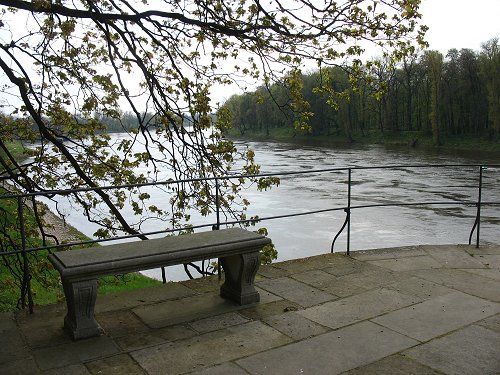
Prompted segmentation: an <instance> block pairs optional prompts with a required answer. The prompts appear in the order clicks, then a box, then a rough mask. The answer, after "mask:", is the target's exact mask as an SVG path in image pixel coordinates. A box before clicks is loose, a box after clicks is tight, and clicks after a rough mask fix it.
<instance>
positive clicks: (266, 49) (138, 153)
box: [0, 0, 425, 243]
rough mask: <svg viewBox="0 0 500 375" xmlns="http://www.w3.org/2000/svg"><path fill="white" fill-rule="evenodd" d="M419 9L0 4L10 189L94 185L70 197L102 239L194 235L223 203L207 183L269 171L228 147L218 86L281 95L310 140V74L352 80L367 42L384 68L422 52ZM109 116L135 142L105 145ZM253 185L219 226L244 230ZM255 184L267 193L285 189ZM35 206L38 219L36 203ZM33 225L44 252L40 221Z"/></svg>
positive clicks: (241, 1) (96, 0) (230, 202)
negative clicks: (19, 144)
mask: <svg viewBox="0 0 500 375" xmlns="http://www.w3.org/2000/svg"><path fill="white" fill-rule="evenodd" d="M419 5H420V0H375V1H373V0H369V1H368V0H355V1H348V2H337V1H326V2H324V3H322V4H321V7H318V6H317V4H316V3H315V2H313V1H309V0H306V1H303V0H290V1H287V2H284V3H283V2H278V1H270V2H266V3H265V4H264V3H262V2H259V1H253V0H229V1H221V0H213V1H212V0H211V1H194V0H186V1H177V0H141V1H138V0H136V1H122V0H87V1H73V2H71V1H66V0H62V1H52V0H36V1H26V0H0V6H1V7H2V8H1V12H2V18H1V20H0V39H1V41H0V71H1V72H2V81H1V82H2V86H0V87H1V88H0V92H1V93H2V95H1V98H2V106H3V110H4V111H5V113H6V114H8V115H10V116H11V117H10V119H11V120H9V121H4V122H3V124H2V130H1V137H0V149H2V150H3V151H4V153H3V154H2V155H1V156H0V163H1V164H2V167H3V171H2V172H1V174H0V177H1V178H2V179H8V180H9V184H8V185H5V188H6V189H8V190H9V191H11V192H14V191H19V192H22V193H35V192H44V191H48V190H53V189H61V188H72V189H77V188H92V189H94V190H92V191H88V190H87V191H79V192H73V193H68V194H66V195H65V196H64V199H68V200H69V201H70V203H71V204H72V205H73V207H75V208H76V207H79V209H80V210H81V211H82V212H83V214H84V215H85V216H86V218H87V219H88V220H89V221H90V222H92V223H96V224H97V225H99V226H100V229H98V230H97V231H96V232H95V235H96V236H97V237H101V238H105V237H110V236H113V235H115V234H118V233H123V232H124V233H128V234H133V235H137V236H138V237H139V238H141V239H146V236H145V235H144V234H142V233H144V232H147V231H148V228H149V227H150V225H151V223H152V222H153V221H156V222H160V223H162V225H163V228H165V229H182V228H185V229H184V230H185V231H190V230H191V229H190V227H189V224H188V223H190V221H191V215H192V213H193V212H199V213H200V215H201V216H209V215H213V212H214V209H215V206H216V204H217V202H216V195H217V194H216V193H215V191H216V187H215V180H214V179H206V178H211V177H214V176H224V175H228V174H237V173H245V174H258V173H259V171H260V168H259V166H258V165H256V163H255V160H254V155H253V152H251V150H238V149H236V147H235V146H234V144H233V143H232V142H231V141H230V140H227V139H225V138H224V137H223V131H224V130H225V129H227V127H229V126H230V117H229V116H224V115H221V113H219V114H220V115H219V116H218V118H217V119H215V118H214V117H213V115H212V114H213V112H214V111H215V109H216V107H217V105H216V104H214V103H213V102H212V101H211V95H210V92H211V90H221V87H223V86H224V85H229V84H235V85H237V86H240V87H248V86H251V85H253V84H254V83H255V82H256V81H257V80H263V81H264V82H265V87H266V90H267V91H268V92H269V90H268V89H269V87H270V86H271V85H273V84H278V85H281V86H282V87H285V88H286V92H287V93H289V97H288V98H287V100H286V102H276V104H277V105H279V106H280V107H282V109H283V110H284V111H288V112H289V113H290V114H291V115H292V116H293V118H294V119H293V122H294V124H295V126H296V127H297V128H298V129H300V130H301V131H309V130H310V127H309V125H308V121H309V120H310V119H311V116H312V112H311V111H310V109H309V103H308V101H307V100H305V99H304V98H303V96H302V91H303V88H302V83H301V81H300V79H299V78H300V76H301V69H302V68H303V67H304V66H320V67H329V66H341V65H342V66H344V69H345V70H346V71H347V72H349V80H350V81H352V82H354V81H355V80H356V76H358V75H359V74H360V68H359V61H360V60H359V59H360V56H361V55H362V53H363V51H364V48H365V45H369V44H373V45H375V46H376V47H379V48H381V49H383V50H384V56H385V57H386V58H387V60H388V61H392V60H394V59H400V58H402V57H404V56H406V55H407V54H409V53H411V52H412V51H414V49H415V47H414V46H413V44H414V42H415V41H416V42H417V43H419V44H421V45H422V44H424V41H423V39H422V38H423V34H424V32H425V27H421V28H419V26H418V24H417V21H418V19H419V18H420V14H419V13H418V8H419ZM346 64H347V65H346ZM276 90H277V91H280V89H276ZM330 94H332V95H333V93H330ZM342 97H343V96H342ZM332 100H334V99H333V98H332ZM123 114H132V115H133V116H134V118H135V120H136V126H135V127H134V128H130V127H129V125H125V124H124V117H123ZM12 116H13V117H12ZM186 118H188V119H191V120H192V123H191V124H190V127H189V129H188V128H187V127H186V126H184V122H185V119H186ZM105 119H114V121H116V122H118V123H119V124H121V125H123V126H122V128H123V129H124V130H127V131H128V132H129V133H128V137H124V138H121V139H120V141H119V143H118V144H115V145H111V144H109V143H110V137H109V136H108V135H106V134H104V133H103V132H104V131H105V130H106V128H107V126H106V124H105V122H106V121H107V120H106V121H105ZM244 126H246V125H244ZM15 139H17V140H21V141H23V142H25V143H35V142H36V143H37V146H36V148H35V149H33V150H28V151H27V156H29V159H27V160H26V161H25V162H20V161H18V160H16V159H15V158H14V157H13V155H12V154H10V153H9V152H8V150H7V147H6V145H7V143H9V142H11V141H12V140H15ZM172 180H182V182H179V183H165V184H163V185H161V186H159V187H158V189H159V190H160V191H161V192H163V193H165V195H164V196H163V197H164V198H162V201H161V202H159V203H158V202H156V203H155V202H151V196H152V194H150V191H149V190H147V189H139V188H137V187H128V188H121V189H115V190H103V189H99V187H102V186H104V185H109V184H112V185H123V184H128V185H131V184H138V183H145V182H148V183H149V182H158V181H160V182H167V181H172ZM244 183H245V181H244V180H242V179H233V180H225V183H224V184H222V185H221V186H220V191H219V193H220V194H219V196H220V197H221V198H220V199H219V204H220V207H221V210H222V215H223V216H224V217H227V218H232V219H233V220H235V219H236V220H247V217H246V215H245V212H246V207H247V206H248V204H249V202H248V201H247V200H245V199H244V198H243V197H242V195H241V194H242V189H243V187H244ZM253 183H255V184H257V186H258V187H261V188H268V187H270V186H271V185H273V184H275V183H276V181H273V180H265V179H264V180H261V179H257V178H255V179H253ZM165 197H166V198H165ZM49 198H51V199H53V197H49ZM30 204H31V205H33V207H34V212H35V213H36V212H37V209H36V206H37V205H38V203H37V201H35V200H34V199H33V200H31V203H30ZM56 207H57V206H56ZM127 210H128V211H127ZM129 212H130V213H131V214H133V215H129V214H128V213H129ZM59 213H60V214H61V215H63V214H64V213H63V212H59ZM132 216H133V217H132ZM34 217H35V225H36V226H37V227H38V228H39V229H40V230H41V241H42V243H46V242H47V241H48V240H49V238H47V236H46V234H45V233H44V231H43V226H44V222H43V220H42V219H41V216H40V215H36V214H35V216H34ZM186 226H187V228H186Z"/></svg>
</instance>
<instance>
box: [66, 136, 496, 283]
mask: <svg viewBox="0 0 500 375" xmlns="http://www.w3.org/2000/svg"><path fill="white" fill-rule="evenodd" d="M112 137H121V135H119V134H116V135H112ZM236 144H237V147H239V148H244V147H250V148H252V149H253V150H254V151H255V154H256V161H257V163H259V164H260V165H261V172H262V173H280V172H286V171H312V170H318V169H327V168H341V167H374V166H384V165H415V164H483V165H485V164H486V165H487V164H490V165H491V164H500V155H496V154H486V153H481V152H479V151H475V152H469V153H465V152H439V151H429V150H425V151H423V150H419V149H409V148H406V147H403V148H387V147H384V146H377V145H375V146H353V147H339V146H335V148H329V147H317V146H308V145H298V144H291V143H277V142H244V141H237V142H236ZM483 174H484V177H483V189H482V201H483V202H497V203H498V202H500V168H488V169H487V170H485V171H484V172H483ZM478 180H479V171H478V168H477V167H476V168H472V167H452V168H440V169H436V168H397V169H369V170H357V169H355V170H353V171H352V185H351V186H352V188H351V189H352V190H351V199H352V200H351V205H352V206H358V205H369V204H385V203H415V202H436V201H440V202H443V201H450V202H460V201H473V202H475V201H477V198H478ZM245 197H247V198H248V199H249V200H250V202H251V205H250V208H249V215H255V214H257V215H259V217H261V218H263V217H269V216H278V215H287V214H290V213H304V212H307V211H312V210H322V209H327V208H342V207H345V206H346V205H347V172H339V171H335V172H327V173H313V174H301V175H286V176H282V177H281V183H280V185H279V187H277V188H273V189H271V190H268V191H266V192H257V191H255V189H249V190H248V191H247V192H246V193H245ZM68 210H69V209H68ZM68 213H69V211H68ZM475 216H476V207H475V206H473V205H469V206H464V205H454V204H449V205H427V206H407V207H377V208H359V209H353V210H352V212H351V232H350V240H351V241H350V249H351V250H360V249H372V248H384V247H393V246H406V245H417V244H458V243H467V242H468V238H469V233H470V231H471V229H472V226H473V224H474V219H475ZM67 220H68V222H69V223H70V224H72V225H74V226H76V227H77V228H78V229H80V230H82V231H83V232H84V233H85V234H87V235H89V236H91V235H92V233H93V232H94V231H95V228H94V227H93V226H91V225H89V224H88V223H85V222H84V221H83V220H82V217H81V215H78V214H75V213H71V214H69V215H68V217H67ZM195 220H196V223H195V224H200V223H203V221H200V220H204V219H202V218H200V217H198V218H196V217H195ZM205 220H206V219H205ZM209 220H211V219H209ZM344 220H345V213H344V211H343V210H337V211H333V212H324V213H318V214H314V215H307V216H299V217H294V218H286V219H277V220H266V221H262V222H260V223H259V224H257V226H256V227H266V228H267V229H268V232H269V237H270V238H271V239H272V240H273V243H274V244H275V246H276V249H277V250H278V261H283V260H287V259H294V258H302V257H307V256H311V255H317V254H324V253H327V252H329V251H330V247H331V243H332V240H333V238H334V236H335V235H336V233H337V232H338V231H339V230H340V228H341V227H342V224H343V223H344ZM149 229H150V230H154V229H155V228H149ZM480 234H481V243H488V242H492V243H500V206H499V205H496V206H494V205H493V206H484V207H483V208H482V211H481V232H480ZM346 239H347V234H346V230H344V232H343V233H342V234H341V235H340V236H339V238H338V240H337V242H336V243H335V248H334V250H335V251H345V250H346V243H347V242H346ZM474 239H475V235H474ZM146 274H147V275H149V276H153V277H159V276H160V272H159V271H158V270H151V271H148V272H146ZM167 276H168V278H169V279H171V280H179V279H183V278H185V274H184V272H183V270H182V269H181V267H169V268H168V269H167Z"/></svg>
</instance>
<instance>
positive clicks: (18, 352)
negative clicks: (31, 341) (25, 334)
mask: <svg viewBox="0 0 500 375" xmlns="http://www.w3.org/2000/svg"><path fill="white" fill-rule="evenodd" d="M0 338H1V340H2V341H1V342H2V344H1V345H0V368H2V367H4V364H6V363H7V362H12V361H16V360H23V359H24V358H26V357H29V356H30V353H29V348H28V347H27V345H25V343H24V341H23V338H22V336H21V334H20V332H19V330H18V328H17V325H16V322H15V320H14V314H12V313H0Z"/></svg>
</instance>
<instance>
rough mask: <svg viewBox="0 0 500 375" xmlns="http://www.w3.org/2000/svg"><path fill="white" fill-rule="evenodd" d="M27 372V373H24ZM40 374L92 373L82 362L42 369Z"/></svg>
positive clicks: (71, 374) (83, 374)
mask: <svg viewBox="0 0 500 375" xmlns="http://www.w3.org/2000/svg"><path fill="white" fill-rule="evenodd" d="M26 374H28V373H26ZM40 375H92V374H91V373H90V372H89V371H88V370H87V367H85V365H83V364H76V365H70V366H67V367H61V368H56V369H51V370H46V371H42V372H41V373H40Z"/></svg>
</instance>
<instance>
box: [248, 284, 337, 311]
mask: <svg viewBox="0 0 500 375" xmlns="http://www.w3.org/2000/svg"><path fill="white" fill-rule="evenodd" d="M257 285H258V286H259V287H260V288H263V289H266V290H268V291H270V292H272V293H273V294H277V295H278V296H280V297H283V298H284V299H287V300H288V301H292V302H295V303H297V304H299V305H301V306H303V307H309V306H314V305H318V304H320V303H323V302H327V301H331V300H333V299H337V297H336V296H333V295H331V294H329V293H325V292H323V291H321V290H319V289H316V288H314V287H312V286H310V285H307V284H303V283H301V282H299V281H297V280H294V279H291V278H289V277H282V278H278V279H271V280H264V281H261V282H259V283H257Z"/></svg>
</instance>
